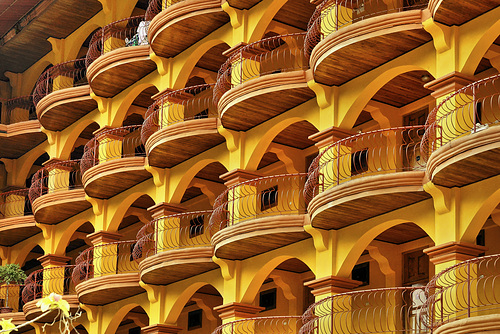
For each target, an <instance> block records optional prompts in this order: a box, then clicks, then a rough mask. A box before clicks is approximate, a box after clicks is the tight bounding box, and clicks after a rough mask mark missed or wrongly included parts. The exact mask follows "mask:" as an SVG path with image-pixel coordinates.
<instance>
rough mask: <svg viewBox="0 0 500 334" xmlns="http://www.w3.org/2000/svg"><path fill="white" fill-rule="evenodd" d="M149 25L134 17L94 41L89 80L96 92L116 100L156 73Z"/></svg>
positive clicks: (104, 30) (109, 27) (89, 54)
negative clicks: (136, 83) (151, 50)
mask: <svg viewBox="0 0 500 334" xmlns="http://www.w3.org/2000/svg"><path fill="white" fill-rule="evenodd" d="M148 25H149V21H145V20H144V16H142V15H141V16H134V17H129V18H126V19H122V20H119V21H116V22H113V23H110V24H108V25H107V26H105V27H103V28H102V29H100V30H98V31H97V32H96V33H95V34H94V35H93V36H92V39H91V40H90V45H89V51H88V52H87V59H86V65H87V78H88V80H89V83H90V87H92V91H93V92H94V93H95V94H96V95H97V96H101V97H106V98H107V97H113V96H115V95H116V94H118V93H120V92H121V91H122V90H124V89H125V88H127V87H129V86H131V85H132V84H134V83H135V82H136V81H138V80H139V79H141V78H142V77H144V76H145V75H147V74H149V73H151V72H152V71H153V70H154V69H156V65H155V63H154V62H153V61H152V60H151V59H150V58H149V44H148V39H147V31H148Z"/></svg>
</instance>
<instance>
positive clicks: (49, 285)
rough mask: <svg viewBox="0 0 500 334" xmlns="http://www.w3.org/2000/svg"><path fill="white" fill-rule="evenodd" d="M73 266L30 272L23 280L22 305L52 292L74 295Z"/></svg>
mask: <svg viewBox="0 0 500 334" xmlns="http://www.w3.org/2000/svg"><path fill="white" fill-rule="evenodd" d="M74 268H75V266H74V265H71V266H70V265H67V266H59V267H51V268H44V269H40V270H36V271H34V272H32V273H31V274H30V275H29V276H28V278H26V280H25V287H24V289H23V291H22V299H23V302H24V303H28V302H30V301H33V300H36V299H39V298H43V297H45V296H48V295H50V294H51V293H52V292H53V293H57V294H59V295H62V296H67V295H76V292H75V287H74V285H73V284H72V282H71V275H72V274H73V270H74Z"/></svg>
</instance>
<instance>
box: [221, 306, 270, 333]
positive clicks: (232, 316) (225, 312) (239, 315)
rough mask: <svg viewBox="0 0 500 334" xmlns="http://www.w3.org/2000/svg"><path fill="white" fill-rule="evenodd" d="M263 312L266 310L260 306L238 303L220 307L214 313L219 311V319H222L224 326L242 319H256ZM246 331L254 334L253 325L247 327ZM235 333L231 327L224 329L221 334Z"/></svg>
mask: <svg viewBox="0 0 500 334" xmlns="http://www.w3.org/2000/svg"><path fill="white" fill-rule="evenodd" d="M263 310H264V308H263V307H260V306H254V305H249V304H243V303H236V302H233V303H229V304H224V305H220V306H217V307H215V308H214V311H217V312H218V313H219V317H220V318H221V319H222V324H228V323H231V322H233V321H236V320H241V319H251V318H255V317H256V316H257V314H258V313H259V312H261V311H263ZM245 329H246V330H248V331H249V332H247V333H249V334H250V333H252V332H253V324H251V325H250V324H249V325H247V326H245ZM233 333H234V332H233V328H232V326H231V325H228V326H226V327H224V328H223V330H222V332H221V334H233Z"/></svg>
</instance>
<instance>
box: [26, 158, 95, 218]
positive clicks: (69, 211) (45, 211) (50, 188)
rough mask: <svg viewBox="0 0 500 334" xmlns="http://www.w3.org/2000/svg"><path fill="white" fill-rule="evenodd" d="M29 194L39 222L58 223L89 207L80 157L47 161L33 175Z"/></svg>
mask: <svg viewBox="0 0 500 334" xmlns="http://www.w3.org/2000/svg"><path fill="white" fill-rule="evenodd" d="M29 198H30V202H31V205H32V207H33V213H34V215H35V220H36V221H37V222H38V223H44V224H57V223H59V222H61V221H63V220H65V219H67V218H69V217H72V216H74V215H76V214H77V213H80V212H82V211H84V210H86V209H88V208H90V206H91V204H90V203H89V202H87V200H85V191H84V190H83V186H82V178H81V172H80V160H68V161H59V162H54V163H50V164H47V165H45V166H44V167H43V168H42V169H40V170H39V171H38V172H36V173H35V174H34V175H33V178H32V180H31V187H30V190H29Z"/></svg>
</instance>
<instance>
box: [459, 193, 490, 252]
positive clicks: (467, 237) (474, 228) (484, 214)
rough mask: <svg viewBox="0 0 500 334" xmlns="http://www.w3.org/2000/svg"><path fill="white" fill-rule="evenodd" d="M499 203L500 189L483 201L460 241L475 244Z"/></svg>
mask: <svg viewBox="0 0 500 334" xmlns="http://www.w3.org/2000/svg"><path fill="white" fill-rule="evenodd" d="M498 203H500V189H499V190H497V191H495V192H493V193H492V194H491V195H490V196H489V197H488V198H487V199H486V200H485V201H483V202H482V205H481V207H480V208H479V209H478V210H477V211H476V213H475V214H474V216H473V217H472V219H471V221H470V223H469V224H468V225H467V227H466V228H465V229H464V232H463V233H462V235H461V236H460V241H462V242H468V243H473V244H474V243H475V241H476V236H477V235H478V233H479V231H480V230H481V228H482V227H483V225H484V223H485V222H486V220H487V219H488V217H489V216H490V214H491V213H492V212H493V210H494V209H495V208H496V207H497V206H498Z"/></svg>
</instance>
